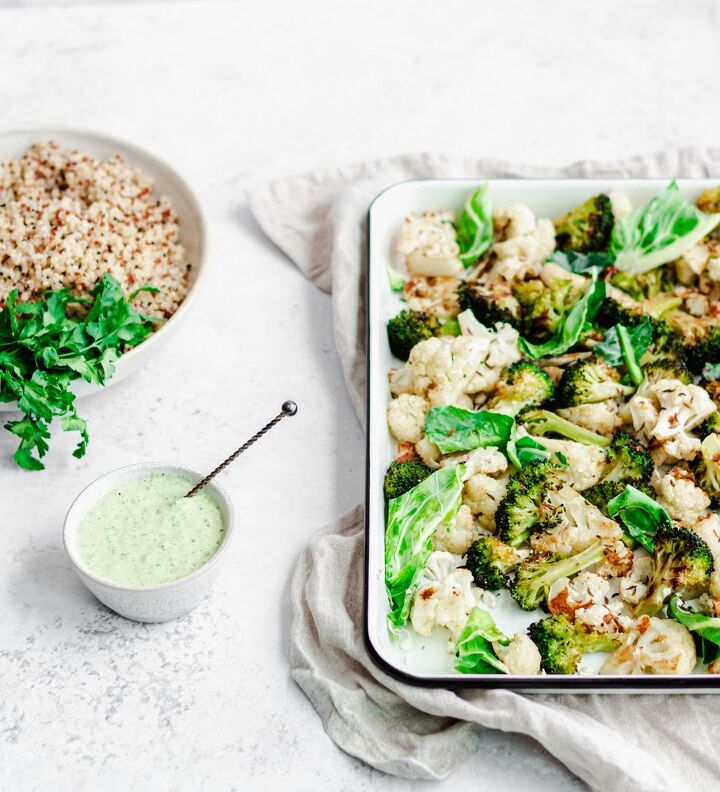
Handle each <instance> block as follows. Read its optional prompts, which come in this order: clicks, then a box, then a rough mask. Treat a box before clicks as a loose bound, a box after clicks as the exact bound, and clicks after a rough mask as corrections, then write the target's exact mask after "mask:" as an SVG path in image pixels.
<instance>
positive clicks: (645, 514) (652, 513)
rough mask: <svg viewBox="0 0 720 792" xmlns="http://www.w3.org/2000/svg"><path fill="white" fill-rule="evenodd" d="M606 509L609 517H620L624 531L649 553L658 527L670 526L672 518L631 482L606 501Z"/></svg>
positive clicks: (652, 548) (653, 544)
mask: <svg viewBox="0 0 720 792" xmlns="http://www.w3.org/2000/svg"><path fill="white" fill-rule="evenodd" d="M607 510H608V514H609V515H610V516H611V517H618V518H619V519H620V522H621V523H622V526H623V528H624V530H625V533H626V534H627V535H628V536H631V537H632V538H633V539H635V540H637V541H638V542H639V543H640V544H641V545H642V546H643V547H644V548H645V549H646V550H647V551H648V552H650V553H652V552H653V551H654V550H655V543H654V541H653V537H654V536H655V534H656V533H657V530H658V528H660V527H661V526H665V527H667V528H671V527H672V520H671V519H670V515H669V514H668V513H667V512H666V511H665V509H664V508H663V507H662V506H661V505H660V504H659V503H658V502H657V501H655V500H653V499H652V498H651V497H649V496H648V495H645V493H644V492H640V490H638V489H635V487H633V486H632V485H631V484H627V485H626V486H625V489H624V490H623V491H622V492H621V493H620V494H619V495H617V496H615V497H614V498H613V499H612V500H610V501H608V505H607Z"/></svg>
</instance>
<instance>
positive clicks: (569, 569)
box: [510, 542, 605, 610]
mask: <svg viewBox="0 0 720 792" xmlns="http://www.w3.org/2000/svg"><path fill="white" fill-rule="evenodd" d="M604 557H605V554H604V552H603V547H602V545H601V544H600V542H596V543H595V544H592V545H590V547H587V548H586V549H585V550H582V551H581V552H579V553H576V554H575V555H570V556H564V555H546V554H544V553H533V554H532V555H530V556H528V557H527V558H526V559H524V560H523V561H522V563H521V564H520V566H519V567H518V568H517V570H516V571H515V580H514V581H513V584H512V586H511V587H510V593H511V594H512V596H513V599H514V600H515V602H517V604H518V605H519V606H520V607H521V608H522V609H523V610H535V608H538V607H540V605H542V604H543V603H544V602H545V600H546V599H547V595H548V592H549V591H550V587H551V586H552V584H553V583H554V582H555V581H556V580H559V579H560V578H562V577H570V576H571V575H574V574H576V573H577V572H581V571H582V570H583V569H587V568H588V567H589V566H592V565H593V564H598V563H600V562H601V561H602V560H603V558H604Z"/></svg>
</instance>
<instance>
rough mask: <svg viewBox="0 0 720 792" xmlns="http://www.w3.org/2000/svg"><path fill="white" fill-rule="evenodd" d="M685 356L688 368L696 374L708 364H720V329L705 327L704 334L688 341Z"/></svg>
mask: <svg viewBox="0 0 720 792" xmlns="http://www.w3.org/2000/svg"><path fill="white" fill-rule="evenodd" d="M688 316H689V314H688ZM685 354H686V358H687V364H688V367H689V368H690V370H691V371H693V372H695V373H696V374H699V373H700V372H701V371H702V370H703V368H704V367H705V364H706V363H720V327H713V326H707V327H705V331H704V334H702V335H698V336H697V337H696V338H695V340H694V341H692V340H691V341H688V343H687V345H686V347H685Z"/></svg>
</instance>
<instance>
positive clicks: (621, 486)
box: [582, 481, 657, 544]
mask: <svg viewBox="0 0 720 792" xmlns="http://www.w3.org/2000/svg"><path fill="white" fill-rule="evenodd" d="M628 484H631V485H632V486H633V487H635V489H637V490H640V492H642V493H643V495H647V496H648V498H653V499H655V498H656V497H657V494H656V493H655V490H654V489H653V488H652V487H651V486H650V485H649V484H646V483H645V482H644V481H600V482H599V483H597V484H594V485H593V486H592V487H590V488H589V489H586V490H583V493H582V495H583V498H585V500H586V501H590V503H592V505H593V506H597V508H598V509H600V511H601V512H602V513H603V514H604V515H605V516H606V517H609V516H610V515H609V514H608V510H607V505H608V503H609V501H611V500H612V499H613V498H616V497H617V496H618V495H620V493H621V492H624V490H625V487H626V486H627V485H628ZM625 539H627V536H625V537H623V541H624V540H625ZM628 541H629V542H630V543H631V544H632V540H631V539H629V540H628Z"/></svg>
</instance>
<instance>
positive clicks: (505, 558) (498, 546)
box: [465, 536, 520, 591]
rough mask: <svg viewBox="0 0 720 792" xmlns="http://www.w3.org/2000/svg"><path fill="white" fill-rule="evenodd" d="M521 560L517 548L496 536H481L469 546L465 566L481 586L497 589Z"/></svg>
mask: <svg viewBox="0 0 720 792" xmlns="http://www.w3.org/2000/svg"><path fill="white" fill-rule="evenodd" d="M519 561H520V558H519V556H518V554H517V552H516V550H515V548H513V547H511V546H510V545H507V544H505V542H501V541H500V539H498V538H497V537H495V536H481V537H480V538H479V539H477V540H476V541H475V542H473V543H472V544H471V545H470V547H469V548H468V551H467V560H466V562H465V566H466V567H467V568H468V569H469V570H470V571H471V572H472V575H473V577H474V578H475V582H476V583H477V584H478V586H480V588H484V589H488V590H489V591H497V590H498V589H500V588H502V587H503V586H504V585H505V583H506V582H507V579H508V575H509V574H510V573H511V572H512V571H513V570H514V569H515V567H516V566H517V565H518V563H519Z"/></svg>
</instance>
